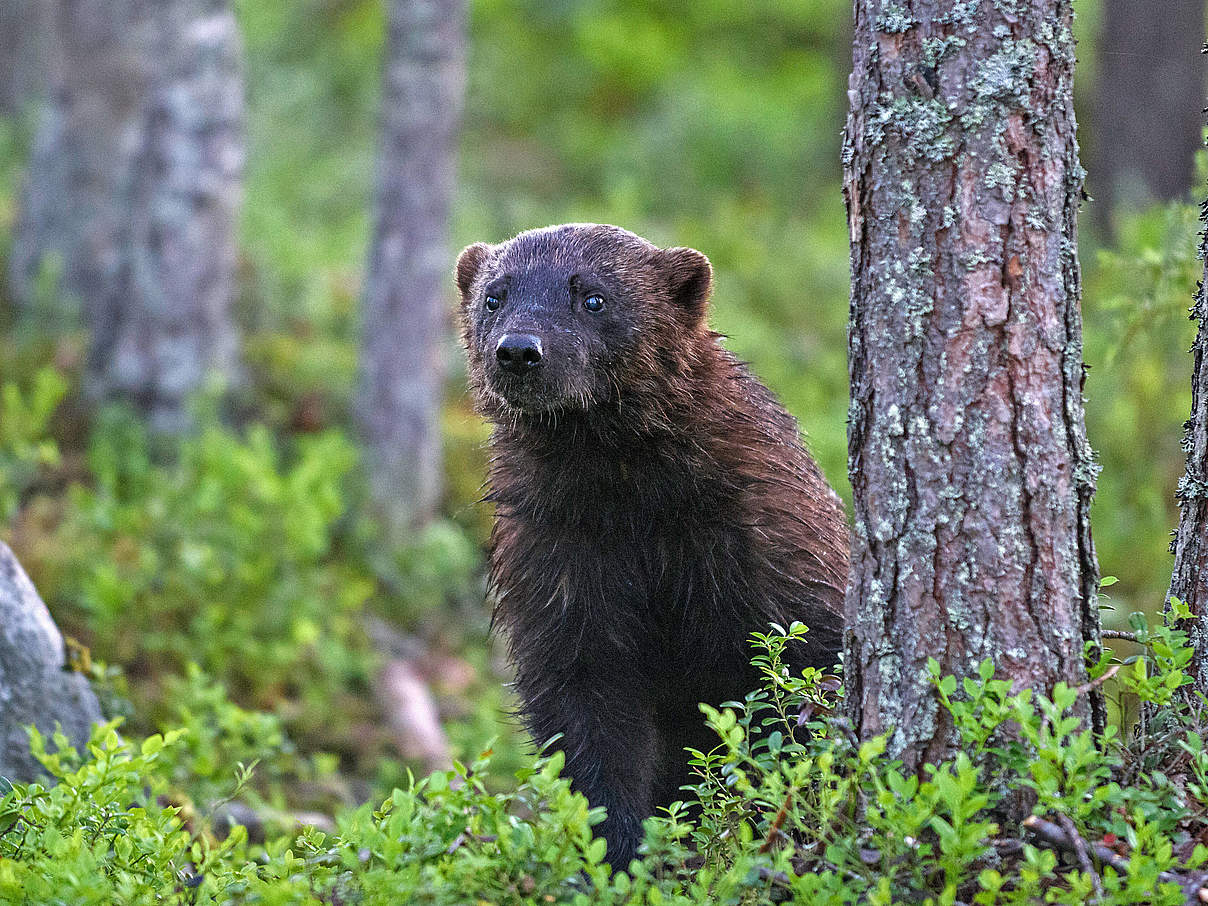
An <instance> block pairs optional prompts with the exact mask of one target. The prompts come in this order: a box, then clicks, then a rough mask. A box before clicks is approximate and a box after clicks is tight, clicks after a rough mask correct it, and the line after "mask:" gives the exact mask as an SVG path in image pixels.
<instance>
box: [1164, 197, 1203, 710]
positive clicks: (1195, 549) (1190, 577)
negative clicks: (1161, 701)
mask: <svg viewBox="0 0 1208 906" xmlns="http://www.w3.org/2000/svg"><path fill="white" fill-rule="evenodd" d="M1206 205H1208V202H1206ZM1205 210H1206V211H1208V207H1206V208H1205ZM1206 248H1208V223H1206V224H1205V232H1204V233H1203V234H1202V241H1201V245H1200V249H1201V255H1202V254H1203V251H1204V250H1205V249H1206ZM1205 283H1208V269H1206V270H1205V273H1204V282H1202V283H1200V286H1199V289H1198V291H1197V292H1196V296H1195V305H1194V307H1193V308H1192V309H1191V313H1192V317H1193V318H1195V320H1196V321H1198V322H1199V329H1198V330H1197V331H1196V335H1195V343H1194V344H1193V345H1192V347H1191V351H1192V354H1193V355H1194V359H1193V363H1194V364H1193V365H1192V372H1191V417H1190V418H1189V419H1188V420H1187V426H1186V433H1185V435H1184V439H1183V447H1184V449H1186V451H1187V471H1186V473H1185V474H1184V475H1183V477H1182V478H1181V479H1180V480H1179V489H1178V492H1177V496H1178V498H1179V511H1180V515H1179V529H1178V532H1176V533H1175V537H1174V541H1173V542H1172V543H1171V550H1172V551H1173V552H1174V573H1173V575H1172V576H1171V580H1170V592H1169V594H1168V596H1167V598H1168V601H1167V603H1168V605H1169V598H1178V599H1179V600H1180V601H1182V602H1184V603H1185V604H1186V605H1187V606H1188V607H1189V608H1190V609H1191V613H1192V616H1193V619H1192V620H1191V621H1189V622H1190V625H1188V626H1186V627H1185V628H1186V629H1187V630H1188V632H1189V633H1190V635H1191V642H1192V646H1193V648H1194V651H1195V654H1194V656H1193V658H1192V662H1191V666H1190V667H1189V668H1188V673H1189V674H1190V675H1191V676H1192V677H1193V678H1194V680H1195V686H1194V687H1193V688H1194V689H1195V690H1196V691H1199V692H1203V693H1205V694H1208V363H1206V362H1205V360H1204V359H1205V353H1206V352H1208V299H1206V298H1205V295H1206V293H1208V288H1206V287H1205Z"/></svg>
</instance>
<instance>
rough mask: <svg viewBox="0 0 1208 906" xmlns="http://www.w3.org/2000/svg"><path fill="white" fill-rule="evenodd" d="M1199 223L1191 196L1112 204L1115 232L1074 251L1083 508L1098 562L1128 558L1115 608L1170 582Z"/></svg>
mask: <svg viewBox="0 0 1208 906" xmlns="http://www.w3.org/2000/svg"><path fill="white" fill-rule="evenodd" d="M1199 226H1200V224H1199V220H1198V217H1197V211H1196V209H1195V207H1194V206H1193V205H1190V204H1174V205H1165V206H1158V207H1154V208H1152V209H1150V210H1146V211H1139V212H1138V211H1129V212H1121V214H1120V216H1119V217H1118V218H1117V228H1116V233H1117V235H1116V239H1115V242H1114V244H1113V245H1112V246H1110V247H1100V248H1095V247H1092V246H1090V245H1089V243H1088V244H1086V245H1087V247H1086V248H1085V249H1084V252H1083V264H1084V268H1085V274H1086V279H1085V289H1084V293H1083V298H1084V305H1083V311H1084V317H1085V330H1084V335H1085V338H1086V348H1085V358H1086V362H1087V364H1088V365H1089V366H1090V374H1089V377H1088V379H1087V383H1086V419H1087V433H1088V435H1089V437H1090V440H1091V444H1092V445H1093V446H1094V447H1095V449H1096V450H1097V451H1098V454H1099V461H1100V464H1101V465H1102V466H1103V471H1102V472H1101V473H1100V475H1099V482H1098V483H1099V487H1098V491H1097V493H1096V495H1095V502H1094V507H1093V510H1092V514H1091V516H1092V521H1093V523H1094V533H1095V547H1096V549H1097V550H1098V553H1099V559H1100V562H1101V563H1103V564H1104V565H1105V566H1107V567H1109V568H1110V569H1112V570H1113V571H1115V570H1116V569H1117V568H1119V569H1123V568H1124V565H1125V564H1127V571H1126V572H1121V573H1120V580H1121V581H1120V583H1119V585H1117V586H1116V587H1115V588H1114V589H1113V590H1112V593H1113V596H1114V597H1115V598H1116V599H1117V600H1118V601H1119V602H1120V604H1121V608H1122V611H1123V612H1124V613H1128V612H1129V611H1132V610H1146V611H1149V612H1151V613H1152V612H1154V611H1155V610H1156V609H1158V608H1160V606H1161V602H1162V600H1163V599H1164V598H1165V591H1166V586H1167V585H1168V584H1169V582H1170V555H1169V553H1168V551H1167V543H1168V532H1169V531H1170V530H1171V529H1172V528H1173V527H1174V526H1175V525H1176V524H1177V522H1178V512H1177V510H1176V508H1175V501H1174V488H1175V486H1176V485H1177V484H1178V480H1179V477H1180V476H1181V475H1182V473H1183V460H1184V453H1183V451H1182V449H1180V446H1179V442H1180V440H1181V438H1182V435H1183V429H1182V425H1183V421H1184V420H1185V419H1186V418H1187V415H1188V413H1189V412H1190V411H1191V356H1190V355H1188V354H1187V350H1188V349H1189V348H1190V346H1191V341H1192V339H1193V338H1194V337H1195V325H1194V324H1192V323H1191V321H1189V320H1188V317H1187V310H1188V308H1189V307H1190V305H1191V301H1192V300H1191V296H1192V292H1193V291H1194V289H1195V286H1196V281H1197V280H1199V279H1200V277H1202V275H1203V263H1202V262H1200V261H1198V260H1197V259H1196V247H1197V241H1196V232H1197V230H1198V229H1199Z"/></svg>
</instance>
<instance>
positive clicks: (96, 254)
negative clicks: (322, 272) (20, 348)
mask: <svg viewBox="0 0 1208 906" xmlns="http://www.w3.org/2000/svg"><path fill="white" fill-rule="evenodd" d="M56 43H57V45H58V47H59V53H60V55H61V61H62V62H61V65H60V66H59V67H57V69H58V70H59V71H60V75H59V79H58V83H57V85H56V89H55V94H54V99H53V103H52V105H51V109H50V110H49V111H48V112H47V117H46V121H45V123H44V125H43V128H42V130H41V132H40V134H39V136H38V138H37V140H36V144H35V151H34V155H33V161H32V164H31V172H30V176H29V180H28V183H27V189H26V195H25V204H24V210H23V214H22V218H21V221H20V224H19V227H18V235H17V240H16V242H15V247H14V252H13V273H12V277H13V287H14V295H15V297H16V298H17V300H18V301H19V303H23V304H24V307H25V308H27V309H32V308H34V307H35V303H36V302H37V301H38V300H39V299H40V298H44V296H45V293H44V291H43V290H40V288H39V282H40V280H41V279H42V277H43V276H45V273H46V270H45V269H46V268H48V267H49V268H50V269H51V271H52V272H53V273H54V275H57V277H58V282H59V287H58V288H59V291H60V292H61V293H62V294H63V295H64V296H66V297H67V299H68V300H69V302H68V305H67V307H68V309H69V310H70V309H71V308H72V305H73V303H76V304H78V306H79V308H80V310H81V311H82V314H83V320H84V322H85V324H86V325H87V327H88V328H89V329H90V331H91V336H92V341H91V346H90V351H89V372H88V380H87V390H88V391H89V393H90V395H92V396H93V397H95V398H98V399H107V398H115V397H116V398H123V399H126V400H128V401H130V402H132V403H134V404H135V405H136V406H137V407H139V408H140V409H141V410H142V411H143V412H144V413H145V414H146V415H147V416H148V418H149V419H150V421H151V424H152V426H153V427H154V428H156V429H158V430H161V431H167V432H176V431H179V430H182V429H183V428H184V427H186V426H187V424H188V421H189V419H188V415H187V412H186V402H187V400H188V398H189V397H190V396H191V395H192V394H194V393H196V392H197V391H198V390H200V389H201V388H202V387H203V385H204V384H205V382H206V380H207V376H208V375H209V374H211V373H213V372H218V373H222V374H225V375H227V376H228V378H230V377H232V376H233V371H234V368H235V358H236V345H237V335H236V331H235V328H234V325H233V323H232V320H231V316H230V306H231V302H232V299H233V297H234V293H235V279H234V277H235V228H236V219H237V212H238V205H239V201H240V196H241V185H242V170H243V158H244V137H243V125H242V123H243V74H242V67H241V46H240V40H239V33H238V28H237V26H236V22H235V19H234V16H233V14H232V13H231V11H230V8H229V6H228V5H227V3H226V2H225V0H161V2H153V0H123V2H116V3H114V2H108V0H106V2H100V0H60V2H59V5H58V7H57V29H56ZM61 313H62V312H61V311H57V312H56V311H52V312H48V313H43V314H44V315H45V314H49V315H52V316H58V315H61Z"/></svg>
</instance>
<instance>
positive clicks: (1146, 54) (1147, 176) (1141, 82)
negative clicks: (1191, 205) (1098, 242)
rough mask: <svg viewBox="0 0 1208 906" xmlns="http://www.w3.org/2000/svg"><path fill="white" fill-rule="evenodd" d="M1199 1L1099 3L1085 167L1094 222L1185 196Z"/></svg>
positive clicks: (1193, 141)
mask: <svg viewBox="0 0 1208 906" xmlns="http://www.w3.org/2000/svg"><path fill="white" fill-rule="evenodd" d="M1203 43H1204V0H1105V3H1104V9H1103V22H1102V27H1101V30H1100V35H1099V49H1098V59H1099V77H1098V79H1097V80H1096V85H1095V89H1096V95H1097V100H1096V104H1095V126H1096V129H1095V136H1096V140H1095V143H1094V146H1093V148H1094V155H1093V162H1092V163H1093V165H1092V167H1091V172H1090V179H1089V184H1090V189H1091V194H1092V195H1094V196H1095V200H1096V207H1095V211H1096V219H1097V220H1099V221H1101V222H1102V223H1103V224H1104V225H1108V224H1109V218H1110V216H1111V213H1112V211H1113V209H1115V208H1116V207H1119V206H1129V207H1135V206H1140V205H1143V204H1147V203H1149V202H1152V201H1154V200H1163V201H1168V200H1174V199H1182V198H1186V197H1187V193H1188V192H1189V191H1190V190H1191V187H1192V184H1193V183H1194V182H1195V153H1196V151H1198V150H1199V148H1200V129H1201V126H1202V125H1203V121H1202V117H1201V115H1200V111H1201V110H1202V109H1203V108H1204V87H1205V83H1204V61H1203V57H1202V56H1201V54H1200V50H1201V48H1202V46H1203Z"/></svg>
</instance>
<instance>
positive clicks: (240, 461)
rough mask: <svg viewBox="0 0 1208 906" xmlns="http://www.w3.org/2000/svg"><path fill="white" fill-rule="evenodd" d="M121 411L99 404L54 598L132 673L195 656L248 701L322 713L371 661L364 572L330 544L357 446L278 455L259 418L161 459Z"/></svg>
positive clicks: (315, 445) (155, 672)
mask: <svg viewBox="0 0 1208 906" xmlns="http://www.w3.org/2000/svg"><path fill="white" fill-rule="evenodd" d="M150 448H151V439H150V438H149V436H148V435H147V433H146V429H145V427H144V426H143V425H142V424H141V423H140V422H139V421H138V420H137V419H136V418H135V417H134V416H133V415H131V414H130V413H128V412H126V411H124V410H122V409H118V408H107V409H105V410H103V411H102V412H101V413H100V415H99V417H98V424H97V427H96V430H95V431H94V433H93V437H92V441H91V444H90V447H89V450H88V464H89V466H90V468H91V473H92V475H93V476H94V480H95V481H94V487H91V488H84V487H81V486H76V487H75V488H73V489H72V493H71V497H70V501H71V506H70V508H69V510H68V513H67V516H66V519H65V521H64V523H63V525H62V526H61V527H60V529H59V532H58V539H59V545H60V550H61V551H62V552H63V555H64V556H66V557H68V558H70V559H69V562H70V568H69V569H67V570H66V573H67V579H66V581H65V582H64V584H63V587H59V588H56V589H54V590H53V591H54V595H53V597H54V599H55V600H58V601H62V602H63V603H65V604H67V605H68V606H69V607H70V610H65V611H63V619H64V620H65V621H67V622H68V624H69V625H70V626H72V627H73V628H74V629H75V631H76V632H78V634H80V636H81V637H83V638H88V639H89V640H90V641H91V643H92V646H93V648H94V650H95V652H96V654H97V655H98V656H99V657H101V658H102V659H104V660H106V661H110V662H116V663H120V664H123V665H126V667H127V670H128V671H130V672H132V673H137V674H139V675H146V674H148V673H149V674H150V675H152V676H156V677H158V676H159V675H161V674H163V673H169V674H170V673H176V674H179V673H181V672H183V669H184V666H185V664H187V663H188V662H193V661H195V662H196V663H198V664H199V665H201V667H202V669H203V670H204V671H205V672H206V673H208V674H211V675H213V676H215V677H218V678H220V679H222V680H223V681H224V682H225V683H227V684H229V685H230V686H231V688H232V689H233V690H234V691H235V692H236V693H237V695H238V697H239V699H240V700H242V701H250V702H252V703H255V704H256V705H257V706H259V707H273V706H275V705H276V706H277V707H280V705H281V703H280V700H281V699H285V700H288V701H294V702H296V703H297V704H296V705H295V706H294V707H295V709H296V710H295V713H296V715H297V718H296V719H295V725H300V724H301V723H302V722H304V721H305V722H313V723H315V724H320V723H322V722H325V721H329V720H330V713H331V712H332V711H333V710H335V711H337V713H338V710H339V698H340V695H341V693H342V692H343V691H344V690H348V689H351V688H356V687H357V686H363V685H364V684H365V682H366V673H367V671H368V669H369V661H368V656H367V654H366V646H365V644H364V642H363V639H362V638H361V634H360V630H359V626H358V622H357V615H358V613H359V612H360V611H361V609H362V607H363V606H364V604H365V602H366V600H367V599H368V598H369V597H370V596H371V594H372V592H373V589H374V586H373V582H372V580H371V577H369V576H367V575H366V574H365V573H364V572H363V571H362V570H358V569H357V567H356V565H355V561H351V562H350V561H348V560H346V559H341V558H339V557H337V556H336V555H335V551H334V550H333V544H334V537H335V533H336V530H337V526H338V524H339V521H340V520H341V519H342V518H343V517H344V516H345V513H346V509H347V506H348V502H347V501H348V499H349V492H348V488H347V478H348V475H349V473H350V471H351V469H352V468H353V466H354V464H355V461H356V457H355V453H354V451H353V449H352V447H351V445H350V444H349V443H348V441H347V440H346V439H345V438H344V437H343V436H342V435H340V434H339V433H336V432H327V433H324V434H318V435H313V436H305V437H301V438H299V439H298V440H297V441H296V442H295V443H293V444H291V445H290V448H289V449H288V450H287V451H283V450H282V449H280V448H279V446H278V444H277V442H276V441H274V440H273V438H272V437H271V436H270V435H269V434H268V432H267V431H266V430H265V429H264V428H262V427H252V428H251V429H250V430H249V431H248V433H247V435H246V437H241V436H239V435H237V434H235V433H233V432H232V431H230V430H227V429H224V428H219V427H216V426H213V425H211V426H210V427H207V428H205V429H204V430H202V431H201V432H200V433H199V434H198V435H197V436H196V437H193V438H189V439H187V440H185V441H183V442H182V443H181V444H180V446H179V449H178V450H176V451H175V456H176V458H175V461H174V462H172V463H170V464H168V465H157V464H154V463H153V458H152V455H151V449H150Z"/></svg>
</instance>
